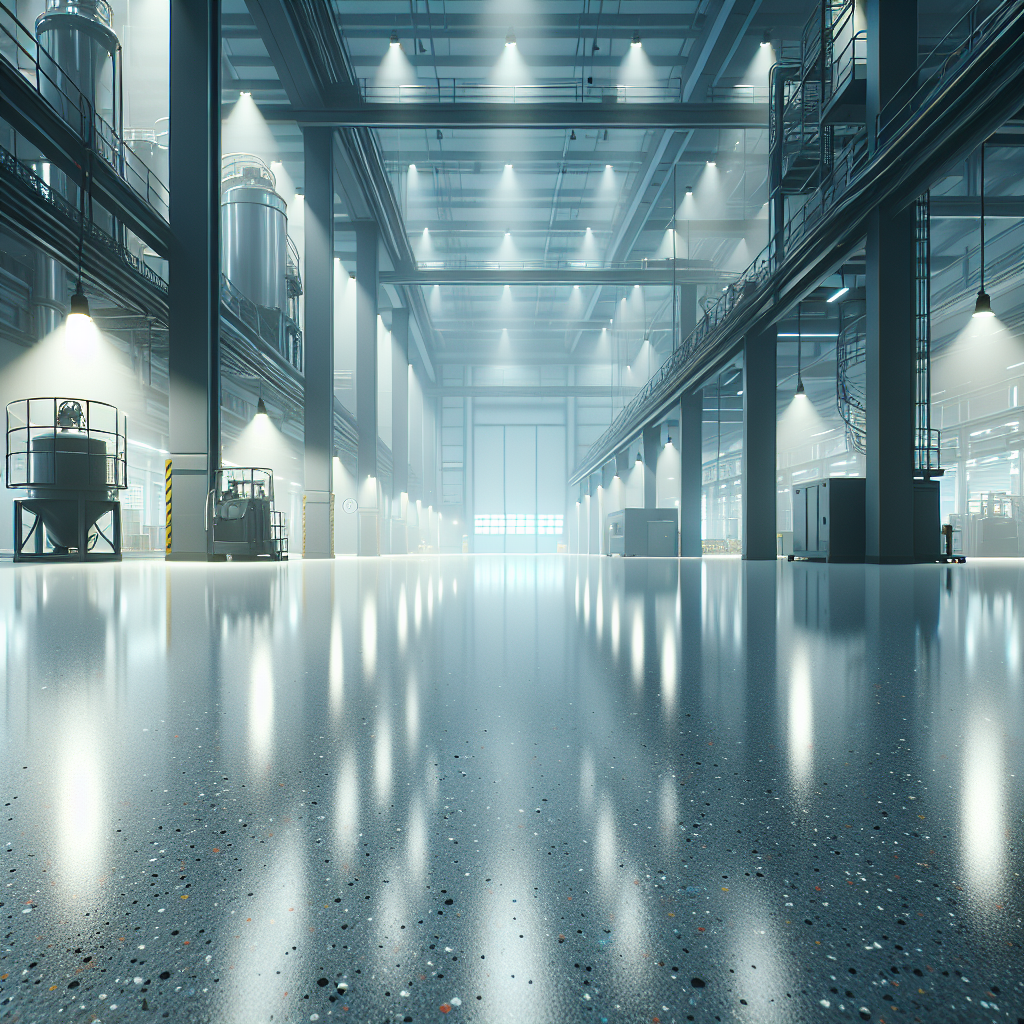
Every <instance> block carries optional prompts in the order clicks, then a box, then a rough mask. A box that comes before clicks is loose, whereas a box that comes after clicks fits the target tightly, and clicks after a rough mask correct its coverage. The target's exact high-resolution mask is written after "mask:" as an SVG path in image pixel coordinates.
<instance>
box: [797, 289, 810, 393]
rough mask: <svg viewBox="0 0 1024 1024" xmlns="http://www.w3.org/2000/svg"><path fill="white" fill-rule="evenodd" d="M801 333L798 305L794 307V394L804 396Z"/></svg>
mask: <svg viewBox="0 0 1024 1024" xmlns="http://www.w3.org/2000/svg"><path fill="white" fill-rule="evenodd" d="M803 347H804V346H803V332H802V330H801V328H800V304H799V303H798V304H797V307H796V393H797V394H798V395H806V394H807V391H806V390H805V388H804V379H803V377H802V376H801V374H800V371H801V369H802V358H801V357H802V356H803Z"/></svg>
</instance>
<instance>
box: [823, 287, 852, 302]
mask: <svg viewBox="0 0 1024 1024" xmlns="http://www.w3.org/2000/svg"><path fill="white" fill-rule="evenodd" d="M849 290H850V289H849V288H840V289H839V291H837V292H836V293H835V295H833V296H832V297H831V298H829V299H826V300H825V301H826V302H835V301H836V299H838V298H840V297H841V296H843V295H845V294H846V293H847V292H848V291H849Z"/></svg>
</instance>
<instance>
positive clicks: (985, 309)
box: [974, 142, 995, 317]
mask: <svg viewBox="0 0 1024 1024" xmlns="http://www.w3.org/2000/svg"><path fill="white" fill-rule="evenodd" d="M974 316H978V317H986V316H995V313H993V312H992V300H991V299H990V298H989V294H988V292H987V291H985V143H984V142H983V143H982V144H981V290H980V291H979V292H978V298H977V300H976V301H975V303H974Z"/></svg>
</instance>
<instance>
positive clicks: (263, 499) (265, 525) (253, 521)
mask: <svg viewBox="0 0 1024 1024" xmlns="http://www.w3.org/2000/svg"><path fill="white" fill-rule="evenodd" d="M206 544H207V552H208V553H209V554H211V555H216V556H221V557H224V558H226V557H227V556H228V555H230V556H231V557H232V559H235V560H238V561H250V560H252V559H256V558H269V559H271V560H272V561H275V562H280V561H282V560H286V559H287V558H288V538H287V537H286V536H285V521H284V513H283V512H277V511H275V510H274V473H273V470H270V469H265V468H263V467H260V466H236V467H232V468H230V469H219V470H217V474H216V476H215V478H214V486H213V490H211V491H210V493H209V495H208V496H207V502H206Z"/></svg>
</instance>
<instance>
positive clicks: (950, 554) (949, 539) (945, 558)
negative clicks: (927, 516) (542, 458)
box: [938, 523, 967, 565]
mask: <svg viewBox="0 0 1024 1024" xmlns="http://www.w3.org/2000/svg"><path fill="white" fill-rule="evenodd" d="M954 532H955V531H954V529H953V524H952V523H945V524H944V525H943V527H942V540H943V543H944V544H945V546H946V550H945V553H944V554H943V555H942V556H941V557H939V559H938V561H940V562H946V563H948V562H957V563H959V564H960V565H963V564H964V563H965V562H966V561H967V558H966V557H965V556H964V555H961V554H954V547H953V534H954Z"/></svg>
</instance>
